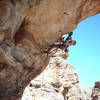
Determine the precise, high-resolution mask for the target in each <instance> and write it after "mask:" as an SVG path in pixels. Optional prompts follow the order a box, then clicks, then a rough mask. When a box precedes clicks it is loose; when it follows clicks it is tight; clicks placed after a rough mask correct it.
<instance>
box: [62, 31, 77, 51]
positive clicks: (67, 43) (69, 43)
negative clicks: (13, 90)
mask: <svg viewBox="0 0 100 100" xmlns="http://www.w3.org/2000/svg"><path fill="white" fill-rule="evenodd" d="M72 35H73V32H70V33H69V35H68V37H67V38H66V39H65V40H63V45H64V47H65V52H68V47H69V46H72V45H75V44H76V41H74V40H72V37H71V36H72Z"/></svg>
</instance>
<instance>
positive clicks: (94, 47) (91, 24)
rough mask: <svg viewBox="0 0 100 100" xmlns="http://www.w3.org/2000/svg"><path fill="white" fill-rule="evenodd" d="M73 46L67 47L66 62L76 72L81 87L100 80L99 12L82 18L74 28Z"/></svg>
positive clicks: (89, 85)
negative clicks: (75, 42) (67, 55)
mask: <svg viewBox="0 0 100 100" xmlns="http://www.w3.org/2000/svg"><path fill="white" fill-rule="evenodd" d="M73 40H76V41H77V44H76V45H75V46H72V47H69V54H70V57H69V58H68V60H67V62H68V63H70V64H72V65H73V66H74V67H75V68H76V71H77V72H78V75H79V79H80V86H81V87H91V86H94V82H95V81H98V80H99V81H100V14H97V15H96V16H92V17H89V18H87V19H85V20H83V21H82V22H81V23H80V24H79V25H78V26H77V28H76V29H75V30H74V34H73Z"/></svg>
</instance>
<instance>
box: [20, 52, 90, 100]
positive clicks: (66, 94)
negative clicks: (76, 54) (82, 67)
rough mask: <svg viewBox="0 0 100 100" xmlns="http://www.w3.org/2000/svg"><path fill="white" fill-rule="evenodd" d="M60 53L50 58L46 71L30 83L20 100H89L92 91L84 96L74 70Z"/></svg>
mask: <svg viewBox="0 0 100 100" xmlns="http://www.w3.org/2000/svg"><path fill="white" fill-rule="evenodd" d="M62 53H64V52H62V50H59V51H57V53H56V54H55V56H53V57H51V58H50V62H49V64H48V66H47V67H46V69H45V70H44V71H43V72H42V73H41V74H40V75H39V76H38V77H37V78H35V79H34V80H32V81H31V83H30V85H28V87H27V88H26V89H25V91H24V94H23V97H22V99H21V100H91V99H90V97H91V92H92V91H91V92H90V91H89V92H90V95H86V94H84V92H83V91H82V90H81V89H80V87H79V84H78V83H79V78H78V76H77V73H76V71H75V68H74V67H73V66H71V65H69V64H67V63H66V61H65V59H64V58H62V57H63V56H61V55H62ZM58 54H59V55H58ZM91 90H92V89H91ZM87 94H88V93H87Z"/></svg>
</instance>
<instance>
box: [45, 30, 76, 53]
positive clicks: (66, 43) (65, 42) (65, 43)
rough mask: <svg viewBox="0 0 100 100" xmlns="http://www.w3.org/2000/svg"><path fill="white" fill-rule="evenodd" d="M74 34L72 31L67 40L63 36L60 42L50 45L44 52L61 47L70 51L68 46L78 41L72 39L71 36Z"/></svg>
mask: <svg viewBox="0 0 100 100" xmlns="http://www.w3.org/2000/svg"><path fill="white" fill-rule="evenodd" d="M72 34H73V32H70V33H69V35H68V37H67V38H66V39H65V40H64V38H63V37H62V39H61V41H60V42H57V43H54V44H51V45H50V47H49V48H48V49H47V51H44V53H49V52H50V50H51V49H53V48H61V49H64V50H65V52H68V47H69V46H72V45H75V44H76V41H74V40H72V37H71V36H72Z"/></svg>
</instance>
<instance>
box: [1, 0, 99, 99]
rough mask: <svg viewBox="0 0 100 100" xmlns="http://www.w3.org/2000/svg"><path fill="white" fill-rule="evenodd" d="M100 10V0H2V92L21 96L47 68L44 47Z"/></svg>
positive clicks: (47, 56)
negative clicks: (31, 81) (26, 87)
mask: <svg viewBox="0 0 100 100" xmlns="http://www.w3.org/2000/svg"><path fill="white" fill-rule="evenodd" d="M99 12H100V1H99V0H0V96H7V98H8V96H9V98H10V97H11V96H15V95H16V97H20V95H22V91H23V89H24V88H25V86H26V85H27V84H28V83H29V82H30V80H31V79H32V78H34V77H36V76H37V75H38V74H39V73H41V72H42V71H43V70H44V69H45V67H46V65H47V63H48V60H49V57H50V56H51V55H47V54H44V53H43V51H45V50H46V49H47V48H49V45H51V44H52V43H54V42H56V41H57V40H59V39H60V37H61V36H62V35H63V34H64V33H65V32H71V31H73V30H74V29H75V28H76V26H77V24H78V23H79V22H80V21H81V20H83V19H85V18H86V17H89V16H92V15H95V14H96V13H99ZM2 98H3V97H2ZM5 98H6V97H5ZM12 98H13V97H12ZM3 100H4V99H3ZM7 100H8V99H7Z"/></svg>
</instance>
